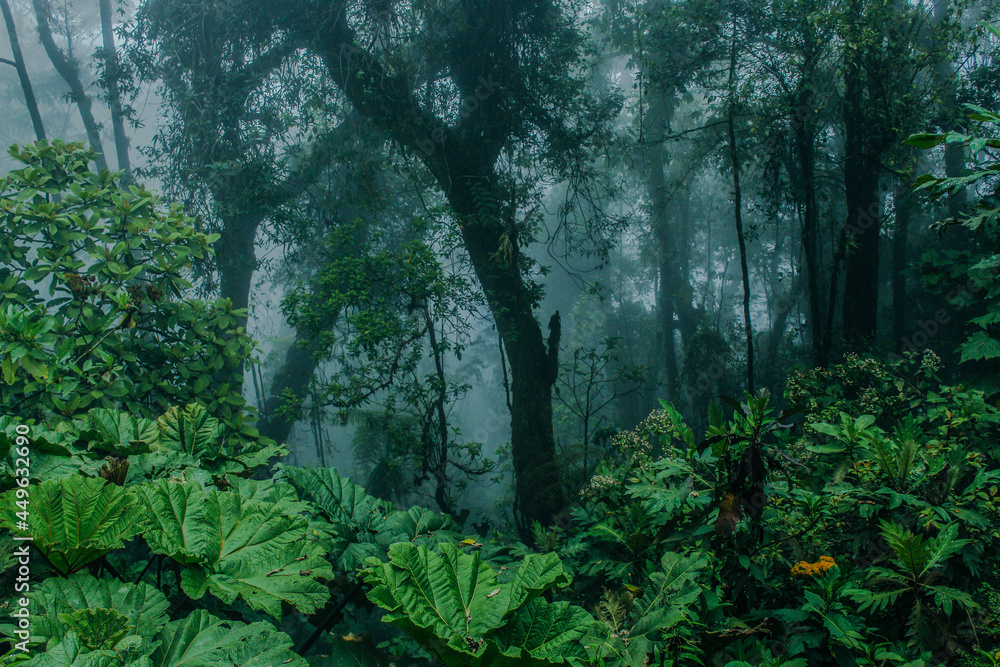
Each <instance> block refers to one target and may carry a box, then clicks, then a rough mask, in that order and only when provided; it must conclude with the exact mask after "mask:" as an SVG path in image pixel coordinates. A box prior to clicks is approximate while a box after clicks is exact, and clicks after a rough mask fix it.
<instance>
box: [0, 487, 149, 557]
mask: <svg viewBox="0 0 1000 667" xmlns="http://www.w3.org/2000/svg"><path fill="white" fill-rule="evenodd" d="M17 502H18V499H17V498H16V495H15V491H8V492H7V493H5V494H3V496H0V524H2V525H4V526H5V527H7V528H10V529H14V528H17V529H18V530H20V531H22V532H23V530H24V529H25V527H26V528H27V530H28V532H29V533H30V534H31V537H32V539H33V540H34V545H35V547H36V548H37V549H38V550H39V551H41V552H42V553H43V554H45V557H46V558H47V559H48V560H49V562H50V563H52V565H53V567H55V569H56V570H58V571H59V573H60V574H62V575H67V574H70V573H73V572H76V571H77V570H79V569H80V568H82V567H83V566H85V565H86V564H87V563H90V562H92V561H94V560H97V559H98V558H100V557H101V556H103V555H105V554H107V553H110V552H111V551H114V550H115V549H118V548H120V547H122V546H123V545H124V543H125V541H126V540H129V539H132V537H134V536H135V535H136V534H137V533H139V532H140V531H141V530H142V529H143V527H144V525H145V515H144V513H143V511H142V508H141V507H140V506H139V503H138V499H137V498H136V496H135V495H134V494H133V493H132V492H130V491H128V490H126V489H125V488H123V487H120V486H116V485H114V484H106V483H105V481H104V480H103V479H93V478H87V477H83V476H81V475H71V476H69V477H64V478H62V479H56V480H51V481H47V482H42V483H41V484H39V485H38V486H32V487H30V502H31V511H30V512H28V513H27V521H26V522H25V521H23V518H22V517H23V515H22V517H19V516H18V512H19V511H20V508H19V507H18V505H17ZM25 523H26V524H27V525H26V526H25V525H24V524H25Z"/></svg>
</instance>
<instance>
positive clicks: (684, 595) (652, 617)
mask: <svg viewBox="0 0 1000 667" xmlns="http://www.w3.org/2000/svg"><path fill="white" fill-rule="evenodd" d="M707 568H708V557H707V556H705V555H704V554H696V555H693V556H689V557H684V556H681V555H679V554H676V553H673V552H670V551H668V552H667V553H665V554H663V558H661V559H660V568H659V569H658V570H657V571H656V572H654V573H652V574H651V575H649V578H648V580H647V582H646V585H645V587H644V588H645V590H644V593H643V595H642V597H640V598H639V599H638V600H636V602H635V617H636V618H637V619H638V620H637V621H636V623H635V625H634V627H633V628H632V631H631V633H630V634H631V635H645V634H649V633H654V632H657V631H661V632H662V631H666V630H669V629H670V628H672V627H674V626H675V625H677V623H679V622H681V621H682V620H683V619H684V618H685V617H686V616H687V613H688V612H687V609H688V607H689V606H690V605H691V604H692V603H693V602H694V601H695V600H697V599H698V596H699V595H700V594H701V586H699V585H698V582H697V579H698V577H699V576H700V575H701V574H703V573H704V572H705V571H706V570H707Z"/></svg>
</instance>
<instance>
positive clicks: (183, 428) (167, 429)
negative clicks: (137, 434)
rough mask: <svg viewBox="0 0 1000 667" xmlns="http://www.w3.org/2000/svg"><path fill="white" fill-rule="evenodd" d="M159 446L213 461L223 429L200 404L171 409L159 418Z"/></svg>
mask: <svg viewBox="0 0 1000 667" xmlns="http://www.w3.org/2000/svg"><path fill="white" fill-rule="evenodd" d="M159 425H160V446H161V447H164V448H166V449H173V450H177V451H181V452H184V453H185V454H190V455H191V456H195V457H198V458H212V457H213V456H214V455H215V453H216V452H217V450H218V447H219V439H220V437H221V435H222V426H221V425H220V424H219V420H218V419H215V418H214V417H212V416H210V415H209V414H208V411H207V410H206V409H205V408H204V407H202V406H201V405H197V404H191V405H188V406H186V407H184V408H183V409H181V408H177V407H172V408H170V409H169V410H167V412H166V414H164V415H163V416H162V417H160V419H159Z"/></svg>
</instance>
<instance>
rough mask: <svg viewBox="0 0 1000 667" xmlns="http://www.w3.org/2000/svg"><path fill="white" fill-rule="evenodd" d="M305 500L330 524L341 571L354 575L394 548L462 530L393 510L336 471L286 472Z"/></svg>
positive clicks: (433, 517) (421, 513) (444, 520)
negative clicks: (369, 559) (393, 545)
mask: <svg viewBox="0 0 1000 667" xmlns="http://www.w3.org/2000/svg"><path fill="white" fill-rule="evenodd" d="M280 469H281V472H282V474H283V475H284V477H285V478H286V479H287V480H288V482H289V483H290V484H291V485H292V486H293V487H294V488H295V490H296V491H297V492H298V494H299V498H300V499H302V500H303V501H305V502H307V503H309V504H310V505H311V506H312V507H313V508H314V510H315V512H316V513H317V514H318V515H319V516H320V517H321V518H322V519H323V520H324V521H326V522H327V523H328V524H329V528H328V530H329V532H330V534H331V535H332V545H331V547H332V548H331V557H332V558H333V559H334V560H335V561H336V563H337V566H338V569H339V570H341V571H344V572H354V571H355V570H356V569H357V568H358V567H360V566H361V565H362V564H363V563H364V562H365V560H366V559H367V558H379V559H381V560H385V559H386V550H387V549H388V548H389V545H391V544H394V543H396V542H403V541H424V540H427V539H428V538H431V537H432V536H436V538H434V541H435V542H436V541H440V540H441V539H442V538H443V539H449V538H455V537H457V536H458V531H459V530H461V526H459V525H458V524H457V523H455V521H454V520H452V519H451V518H449V517H446V516H443V515H441V514H436V513H434V512H431V511H430V510H427V509H424V508H421V507H413V508H411V509H409V510H407V511H405V512H404V511H400V510H396V509H394V508H393V505H392V503H389V502H386V501H384V500H380V499H379V498H376V497H374V496H372V495H369V494H368V493H366V492H365V490H364V489H363V488H361V487H360V486H358V485H357V484H355V483H354V482H352V481H351V480H349V479H347V478H346V477H341V476H340V475H339V474H338V473H337V471H336V470H333V469H332V468H294V467H291V466H284V465H282V466H280Z"/></svg>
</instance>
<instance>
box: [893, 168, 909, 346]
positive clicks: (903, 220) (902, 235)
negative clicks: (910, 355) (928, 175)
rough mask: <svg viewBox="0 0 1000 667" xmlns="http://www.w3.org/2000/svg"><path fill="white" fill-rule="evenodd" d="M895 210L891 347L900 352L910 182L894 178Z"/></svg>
mask: <svg viewBox="0 0 1000 667" xmlns="http://www.w3.org/2000/svg"><path fill="white" fill-rule="evenodd" d="M893 199H894V202H895V210H896V221H895V225H894V227H895V230H894V233H893V235H892V339H893V349H894V350H895V351H896V353H902V351H903V341H904V340H905V338H906V273H905V272H906V269H907V268H909V263H908V262H907V254H906V245H907V239H908V236H909V227H910V184H909V183H908V182H906V181H904V180H903V179H897V180H896V190H895V193H894V195H893Z"/></svg>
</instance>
